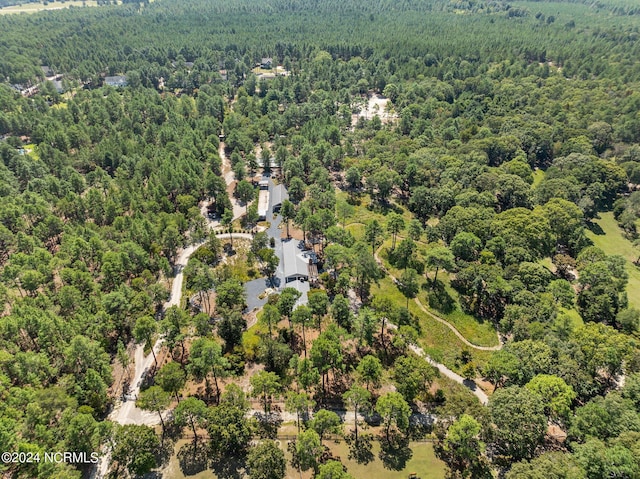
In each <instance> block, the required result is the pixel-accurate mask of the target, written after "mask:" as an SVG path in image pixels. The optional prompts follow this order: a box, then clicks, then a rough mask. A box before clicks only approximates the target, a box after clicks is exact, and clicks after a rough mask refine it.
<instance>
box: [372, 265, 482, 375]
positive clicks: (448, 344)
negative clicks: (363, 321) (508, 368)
mask: <svg viewBox="0 0 640 479" xmlns="http://www.w3.org/2000/svg"><path fill="white" fill-rule="evenodd" d="M371 293H372V294H373V295H374V296H382V297H387V298H389V299H390V300H391V301H392V302H393V303H394V304H395V305H396V306H405V305H406V298H405V297H404V295H403V294H402V293H401V292H400V291H399V290H398V288H397V287H396V285H394V284H393V282H392V281H391V279H390V278H388V277H387V278H384V279H383V280H381V281H380V283H379V285H374V286H373V287H372V288H371ZM409 311H410V312H411V314H413V315H414V316H416V317H417V318H418V320H419V324H420V328H421V332H420V339H419V341H418V342H419V345H420V346H421V347H422V348H423V349H424V350H425V352H426V353H427V354H428V355H429V356H431V357H432V358H433V359H434V360H435V361H437V362H440V363H442V364H444V365H445V366H447V367H448V368H449V369H451V370H453V371H456V372H457V373H460V371H461V365H460V364H459V361H458V358H459V356H460V353H461V352H462V351H463V350H468V351H469V352H470V353H471V356H472V357H473V362H474V363H475V364H476V366H483V365H484V364H485V363H486V361H487V360H488V359H489V356H490V355H491V352H490V351H478V350H475V349H471V348H469V347H468V346H466V345H465V344H464V343H462V341H460V340H459V339H458V337H457V336H456V335H455V334H454V333H453V331H451V330H450V329H449V328H448V327H447V326H445V325H444V324H442V323H440V322H438V321H436V320H435V319H433V318H432V317H431V316H429V315H428V314H425V313H424V312H423V311H422V310H421V309H420V308H419V307H418V305H417V304H416V303H415V301H409Z"/></svg>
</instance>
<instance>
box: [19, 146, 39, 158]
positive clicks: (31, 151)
mask: <svg viewBox="0 0 640 479" xmlns="http://www.w3.org/2000/svg"><path fill="white" fill-rule="evenodd" d="M23 148H24V149H25V150H27V152H28V155H29V156H30V157H31V158H33V159H34V160H39V159H40V155H38V148H37V147H36V145H34V144H33V143H28V144H26V145H24V147H23Z"/></svg>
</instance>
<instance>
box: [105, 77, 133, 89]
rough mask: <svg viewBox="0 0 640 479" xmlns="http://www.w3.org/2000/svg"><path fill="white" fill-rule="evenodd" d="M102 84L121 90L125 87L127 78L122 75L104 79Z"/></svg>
mask: <svg viewBox="0 0 640 479" xmlns="http://www.w3.org/2000/svg"><path fill="white" fill-rule="evenodd" d="M104 84H105V85H108V86H112V87H115V88H122V87H125V86H127V77H126V76H124V75H117V76H112V77H105V79H104Z"/></svg>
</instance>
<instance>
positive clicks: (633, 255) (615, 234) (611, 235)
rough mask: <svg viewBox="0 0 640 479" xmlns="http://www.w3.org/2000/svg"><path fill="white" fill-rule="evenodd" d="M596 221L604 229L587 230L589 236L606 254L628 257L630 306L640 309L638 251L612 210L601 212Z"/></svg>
mask: <svg viewBox="0 0 640 479" xmlns="http://www.w3.org/2000/svg"><path fill="white" fill-rule="evenodd" d="M595 223H596V225H598V226H599V227H600V228H601V229H602V233H600V234H598V233H595V232H593V231H589V230H587V236H588V237H589V239H590V240H591V241H593V244H594V245H595V246H597V247H598V248H600V249H601V250H602V251H604V252H605V253H606V254H608V255H612V254H618V255H620V256H623V257H624V258H626V260H627V272H628V273H629V284H628V285H627V296H628V298H629V306H632V307H634V308H636V309H640V270H639V269H638V268H637V267H636V266H635V265H634V264H633V261H635V260H636V259H637V258H638V251H637V250H636V249H635V248H634V247H633V244H632V243H631V241H629V240H628V239H627V238H625V236H624V234H623V233H622V230H621V229H620V228H619V227H618V223H617V222H616V220H615V218H614V217H613V213H612V212H608V213H600V218H599V219H597V220H595Z"/></svg>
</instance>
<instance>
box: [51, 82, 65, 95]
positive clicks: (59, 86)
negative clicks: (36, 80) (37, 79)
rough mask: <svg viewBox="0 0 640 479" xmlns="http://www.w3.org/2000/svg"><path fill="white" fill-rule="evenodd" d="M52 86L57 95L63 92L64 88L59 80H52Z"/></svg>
mask: <svg viewBox="0 0 640 479" xmlns="http://www.w3.org/2000/svg"><path fill="white" fill-rule="evenodd" d="M53 86H54V87H55V89H56V91H57V92H58V93H62V92H63V91H64V87H63V86H62V82H61V81H60V80H53Z"/></svg>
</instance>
